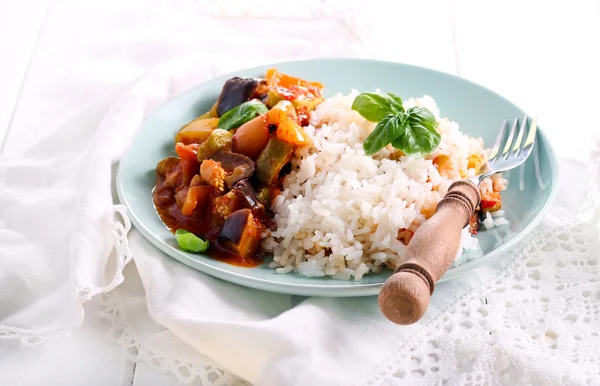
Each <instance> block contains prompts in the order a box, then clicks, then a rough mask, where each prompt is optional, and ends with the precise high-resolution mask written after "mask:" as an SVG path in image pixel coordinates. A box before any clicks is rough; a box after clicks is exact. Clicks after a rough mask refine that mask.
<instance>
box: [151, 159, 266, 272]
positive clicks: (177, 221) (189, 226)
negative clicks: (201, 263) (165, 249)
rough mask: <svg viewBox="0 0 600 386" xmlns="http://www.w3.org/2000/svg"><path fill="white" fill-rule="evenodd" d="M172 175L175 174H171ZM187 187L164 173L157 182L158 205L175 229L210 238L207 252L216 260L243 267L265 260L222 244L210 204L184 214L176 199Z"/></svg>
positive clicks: (164, 218) (176, 171) (252, 265)
mask: <svg viewBox="0 0 600 386" xmlns="http://www.w3.org/2000/svg"><path fill="white" fill-rule="evenodd" d="M175 168H178V169H181V168H182V167H181V165H180V164H179V165H177V166H176V167H175ZM174 173H179V170H175V171H172V172H170V173H168V175H172V174H174ZM169 178H171V177H170V176H169ZM177 182H179V181H177ZM176 186H179V184H177V185H176ZM183 188H185V187H183ZM183 188H180V189H174V188H173V187H172V183H169V182H167V178H166V177H165V176H164V175H161V174H157V178H156V185H155V187H154V190H153V191H152V199H153V201H154V208H155V209H156V213H157V214H158V215H159V217H160V219H161V220H162V222H163V223H164V224H165V226H166V227H167V228H168V229H169V230H170V231H171V232H173V233H175V231H176V230H177V229H185V230H186V231H188V232H192V233H193V234H195V235H196V236H198V237H201V238H202V239H204V240H210V247H209V248H208V252H207V255H208V256H209V257H211V258H213V259H215V260H219V261H222V262H224V263H227V264H231V265H236V266H240V267H256V266H258V265H260V264H261V263H262V259H261V258H259V257H253V258H247V257H242V256H239V255H237V254H234V253H232V252H231V251H229V250H228V249H226V248H224V247H223V246H221V245H220V244H219V240H218V237H219V232H220V230H221V227H220V225H218V224H215V223H214V221H213V220H212V216H211V208H210V205H205V206H204V207H202V208H197V209H196V210H195V211H194V212H193V213H192V215H191V216H185V215H183V214H182V213H181V210H180V209H179V207H178V206H177V199H176V194H177V191H179V190H181V189H183Z"/></svg>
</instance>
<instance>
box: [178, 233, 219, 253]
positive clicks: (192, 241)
mask: <svg viewBox="0 0 600 386" xmlns="http://www.w3.org/2000/svg"><path fill="white" fill-rule="evenodd" d="M175 239H176V240H177V244H179V247H180V248H181V249H183V250H184V251H188V252H206V250H207V249H208V247H209V245H210V241H208V240H206V241H204V240H202V239H201V238H200V237H198V236H196V235H195V234H193V233H191V232H188V231H186V230H185V229H177V231H175Z"/></svg>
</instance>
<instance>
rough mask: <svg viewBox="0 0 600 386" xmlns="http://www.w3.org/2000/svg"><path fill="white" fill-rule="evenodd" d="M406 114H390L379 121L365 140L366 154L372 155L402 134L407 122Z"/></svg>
mask: <svg viewBox="0 0 600 386" xmlns="http://www.w3.org/2000/svg"><path fill="white" fill-rule="evenodd" d="M404 118H405V117H404V115H403V114H402V113H400V114H388V115H386V116H385V117H383V119H382V120H380V121H379V123H378V124H377V126H375V129H374V130H373V131H372V132H371V134H369V136H368V137H367V139H365V141H364V142H363V149H364V150H365V154H366V155H372V154H375V153H377V152H378V151H379V150H381V149H383V148H384V147H385V146H386V145H387V144H389V143H390V142H392V141H393V140H394V139H395V138H397V137H399V136H400V135H402V133H403V132H404V127H405V125H406V123H405V122H404Z"/></svg>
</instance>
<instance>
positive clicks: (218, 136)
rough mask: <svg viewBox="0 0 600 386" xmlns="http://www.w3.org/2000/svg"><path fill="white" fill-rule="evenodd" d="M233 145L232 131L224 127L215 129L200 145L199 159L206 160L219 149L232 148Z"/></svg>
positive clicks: (200, 160)
mask: <svg viewBox="0 0 600 386" xmlns="http://www.w3.org/2000/svg"><path fill="white" fill-rule="evenodd" d="M232 145H233V134H232V133H230V132H229V131H227V130H223V129H215V130H213V132H212V133H210V136H209V137H208V138H207V139H206V141H204V142H202V143H201V144H200V146H199V147H198V161H199V162H202V161H204V160H205V159H207V158H209V157H210V156H211V155H213V154H215V153H216V152H218V151H219V150H231V146H232Z"/></svg>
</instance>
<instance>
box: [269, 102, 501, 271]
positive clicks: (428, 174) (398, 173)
mask: <svg viewBox="0 0 600 386" xmlns="http://www.w3.org/2000/svg"><path fill="white" fill-rule="evenodd" d="M356 95H358V92H357V91H353V92H352V93H351V94H349V95H346V96H343V95H341V94H338V95H336V96H334V97H333V98H330V99H328V100H326V101H325V102H324V103H322V104H321V105H320V106H318V108H317V109H316V111H315V112H314V113H313V114H312V115H311V120H310V123H311V125H309V126H308V127H306V128H305V131H306V132H307V134H308V135H309V136H310V137H311V138H312V140H313V143H314V145H313V147H309V148H303V149H299V150H298V151H297V153H296V155H295V156H294V157H293V159H292V172H291V173H290V174H289V175H288V176H287V177H286V179H285V182H284V186H283V191H282V192H281V194H280V195H279V196H277V197H276V198H275V199H274V201H273V205H272V208H271V209H272V211H273V212H274V222H275V227H274V229H273V230H271V231H269V232H268V233H267V234H266V235H264V236H265V239H264V242H263V245H262V247H263V249H264V250H265V251H267V252H271V253H272V254H273V256H274V257H273V262H272V263H271V267H272V268H276V269H277V272H279V273H287V272H292V271H295V272H298V273H300V274H302V275H304V276H309V277H320V276H331V277H333V278H334V279H339V280H350V279H352V278H354V279H355V280H360V279H361V278H362V276H363V275H364V274H366V273H368V272H379V271H381V270H382V268H383V267H384V266H388V267H389V268H391V269H394V268H395V267H396V266H397V265H398V264H400V263H401V262H402V261H403V259H404V256H405V253H406V248H407V247H406V246H405V245H404V244H403V243H402V241H400V240H398V239H397V238H398V232H399V230H402V229H409V230H411V231H414V230H415V229H416V228H417V227H418V226H419V225H420V224H421V223H422V222H423V221H424V220H425V219H426V218H425V216H424V215H423V214H421V212H422V211H423V212H424V213H427V212H431V211H435V206H436V205H437V203H438V202H439V201H440V199H441V198H442V197H443V196H444V194H445V193H446V191H447V190H448V187H449V186H450V184H451V183H452V182H453V181H455V180H458V179H460V178H461V177H462V178H469V177H473V176H474V175H475V173H476V171H475V169H472V168H471V169H469V168H468V167H467V164H468V158H469V157H470V156H471V155H473V154H486V153H485V150H484V148H483V143H482V141H481V140H477V139H474V138H471V137H468V136H467V135H465V134H463V133H461V132H460V131H459V128H458V124H457V123H455V122H452V121H449V120H448V119H445V118H444V119H440V117H439V110H438V108H437V106H436V104H435V101H434V100H433V99H432V98H431V97H428V96H425V97H423V98H419V99H409V100H406V101H405V102H404V105H405V107H406V108H408V107H411V106H415V105H419V106H424V107H426V108H428V109H429V110H430V111H431V112H432V113H433V114H434V115H435V116H436V118H437V120H438V127H437V130H438V131H439V132H440V133H441V134H442V140H441V143H440V146H439V148H438V149H437V150H435V151H434V152H433V153H432V154H430V155H428V156H427V157H425V158H421V159H419V158H412V157H400V158H399V159H398V160H397V161H395V160H393V159H391V158H398V157H396V156H395V155H397V153H396V154H394V153H395V150H394V149H393V148H392V147H391V146H388V147H387V148H384V149H382V150H381V151H380V152H378V153H377V154H375V155H373V156H366V155H365V153H364V150H363V147H362V143H363V141H364V140H365V138H366V137H367V136H368V135H369V133H370V132H371V131H372V130H373V128H374V127H375V124H374V123H371V122H368V121H366V120H365V119H363V118H362V117H361V116H360V115H359V114H358V113H357V112H355V111H353V110H351V105H352V102H353V100H354V98H355V97H356ZM438 155H446V156H449V160H450V162H449V163H447V166H446V167H445V169H444V170H443V171H442V170H441V169H442V168H441V167H440V171H438V169H437V168H436V166H435V165H434V164H433V159H435V157H437V156H438ZM390 157H391V158H390ZM488 184H489V188H490V189H491V187H492V183H491V181H489V182H488ZM431 213H432V212H431ZM490 220H491V218H490ZM492 225H493V221H492ZM476 247H477V240H476V239H475V238H472V237H471V235H470V233H469V231H468V229H467V228H465V229H464V230H463V235H462V246H461V250H460V251H459V254H458V256H460V254H461V251H462V248H469V249H473V248H476Z"/></svg>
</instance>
